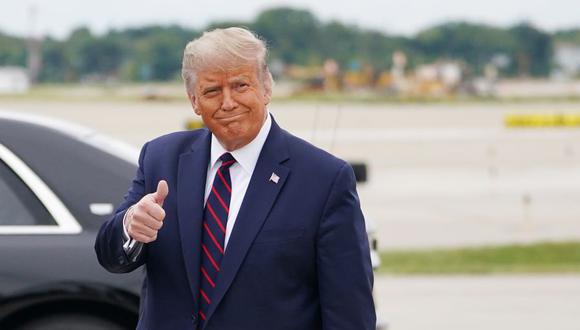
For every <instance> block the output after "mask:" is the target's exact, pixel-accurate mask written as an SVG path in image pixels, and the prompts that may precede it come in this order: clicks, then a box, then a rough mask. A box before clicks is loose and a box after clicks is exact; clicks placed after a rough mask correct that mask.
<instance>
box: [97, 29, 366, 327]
mask: <svg viewBox="0 0 580 330" xmlns="http://www.w3.org/2000/svg"><path fill="white" fill-rule="evenodd" d="M265 59H266V47H265V45H264V43H263V42H262V41H261V40H259V39H258V38H256V37H255V36H254V35H253V34H252V33H251V32H250V31H248V30H245V29H241V28H228V29H216V30H213V31H211V32H206V33H204V34H203V36H201V37H200V38H198V39H196V40H194V41H192V42H190V43H189V44H188V45H187V47H186V48H185V52H184V58H183V69H182V73H183V78H184V80H185V85H186V89H187V95H188V97H189V99H190V101H191V104H192V106H193V108H194V111H195V113H196V114H198V115H200V116H201V118H202V119H203V122H204V123H205V125H206V126H207V128H208V129H201V130H196V131H190V132H178V133H173V134H169V135H165V136H162V137H160V138H157V139H155V140H153V141H151V142H148V143H147V144H145V146H144V147H143V149H142V151H141V155H140V158H139V170H138V171H137V174H136V178H135V179H134V181H133V184H132V186H131V188H130V189H129V192H128V193H127V195H126V196H125V201H124V202H123V203H122V204H121V206H120V207H119V209H118V210H117V211H116V214H115V215H114V216H113V217H112V218H111V219H110V220H108V221H107V222H106V223H105V224H103V226H102V228H101V230H100V232H99V234H98V236H97V239H96V243H95V250H96V252H97V256H98V259H99V262H100V263H101V265H103V267H105V268H106V269H108V270H109V271H111V272H116V273H123V272H130V271H132V270H134V269H136V268H137V267H139V266H141V265H146V272H147V276H146V280H145V283H144V294H143V299H142V311H141V315H140V318H139V324H138V329H216V330H229V329H235V330H245V329H252V330H255V329H268V330H271V329H293V330H294V329H295V330H307V329H352V330H363V329H374V327H375V322H376V318H375V312H374V304H373V299H372V284H373V283H372V282H373V275H372V268H371V262H370V254H369V247H368V240H367V237H366V231H365V226H364V218H363V215H362V213H361V210H360V205H359V200H358V196H357V193H356V188H355V180H354V175H353V171H352V169H351V167H350V166H349V165H348V164H346V163H345V162H344V161H342V160H340V159H337V158H335V157H333V156H332V155H330V154H328V153H326V152H324V151H322V150H320V149H317V148H316V147H314V146H312V145H310V144H308V143H307V142H304V141H302V140H300V139H298V138H296V137H294V136H293V135H291V134H290V133H288V132H286V131H284V130H282V129H281V128H280V127H279V126H278V125H277V124H276V122H275V121H274V119H273V118H272V116H271V115H270V114H269V113H268V110H267V105H268V104H269V102H270V97H271V94H272V77H271V75H270V73H269V70H268V68H267V65H266V62H265V61H266V60H265Z"/></svg>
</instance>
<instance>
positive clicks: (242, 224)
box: [205, 118, 290, 324]
mask: <svg viewBox="0 0 580 330" xmlns="http://www.w3.org/2000/svg"><path fill="white" fill-rule="evenodd" d="M286 159H288V150H287V146H286V143H285V141H284V136H283V133H282V130H281V129H280V127H279V126H278V125H277V124H276V122H275V121H274V119H273V118H272V127H271V128H270V133H269V134H268V138H267V139H266V142H265V143H264V146H263V148H262V151H261V153H260V156H259V158H258V162H257V163H256V168H255V169H254V173H253V174H252V178H251V180H250V184H249V186H248V190H247V191H246V194H245V196H244V200H243V201H242V205H241V207H240V211H239V213H238V217H237V219H236V224H235V226H234V229H233V231H232V233H231V236H230V239H229V242H228V245H227V247H226V251H225V254H224V256H223V258H222V262H221V271H220V274H219V277H218V279H217V283H216V288H215V291H214V294H213V301H214V302H213V303H212V304H211V305H210V308H209V309H208V311H207V315H206V319H207V320H209V319H210V318H211V316H212V315H213V313H214V311H215V309H216V307H217V306H218V305H219V303H220V301H221V300H222V298H223V296H224V295H225V293H226V292H227V290H228V288H229V287H230V285H231V284H232V281H233V279H234V278H235V276H236V273H237V272H238V269H239V268H240V265H241V264H242V261H243V260H244V257H245V256H246V254H247V252H248V250H249V248H250V246H251V245H252V242H253V241H254V238H255V237H256V235H257V234H258V232H259V231H260V228H262V224H263V223H264V221H265V220H266V217H267V216H268V213H269V212H270V209H271V208H272V206H273V204H274V201H275V200H276V198H277V197H278V194H279V193H280V190H281V189H282V187H283V186H284V184H285V183H286V179H287V177H288V174H289V173H290V169H289V168H288V167H286V166H284V165H282V164H281V163H282V162H283V161H284V160H286ZM272 173H274V174H275V175H276V176H278V177H279V179H277V181H278V182H274V181H276V180H273V181H272V180H270V178H271V177H272ZM205 324H208V322H207V321H206V323H205Z"/></svg>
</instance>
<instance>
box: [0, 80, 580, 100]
mask: <svg viewBox="0 0 580 330" xmlns="http://www.w3.org/2000/svg"><path fill="white" fill-rule="evenodd" d="M283 84H284V83H283V82H282V83H280V85H283ZM280 89H281V90H285V89H286V88H283V87H280ZM2 100H9V101H14V100H16V101H17V100H24V101H30V100H32V101H34V100H38V101H70V102H75V101H76V102H85V101H91V102H99V101H109V102H110V101H115V102H134V101H162V102H184V101H186V100H187V98H186V95H185V89H184V86H183V84H182V83H181V82H151V83H110V84H86V83H85V84H83V83H74V84H42V85H38V86H34V87H32V88H31V89H30V90H29V91H28V92H27V93H23V94H3V95H0V101H2ZM274 101H276V102H294V101H296V102H315V103H316V102H320V103H337V102H338V103H363V104H369V103H370V104H374V103H394V104H399V103H419V104H422V103H436V104H437V103H443V104H447V103H506V102H507V103H520V102H529V101H533V102H578V101H580V97H578V96H576V95H570V96H567V97H533V98H518V97H513V98H505V97H504V98H494V97H481V96H473V95H446V96H437V97H436V96H426V95H425V96H416V95H415V96H410V95H407V96H405V95H392V94H386V93H379V92H373V91H371V90H368V91H363V90H352V91H345V92H321V91H303V92H300V93H288V92H281V93H277V89H276V88H275V89H274Z"/></svg>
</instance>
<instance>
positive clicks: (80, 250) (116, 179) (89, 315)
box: [0, 113, 380, 330]
mask: <svg viewBox="0 0 580 330" xmlns="http://www.w3.org/2000/svg"><path fill="white" fill-rule="evenodd" d="M137 158H138V151H137V150H136V149H134V148H132V147H129V146H127V145H124V144H121V143H120V142H117V141H114V140H111V139H108V138H106V137H104V136H102V135H99V134H97V133H96V132H94V131H92V130H89V129H86V128H83V127H79V126H75V125H71V124H67V123H63V122H60V121H56V120H53V119H47V118H41V117H36V116H30V115H22V114H13V113H0V329H1V330H5V329H18V330H25V329H26V330H33V329H42V330H56V329H59V330H65V329H66V330H68V329H82V330H92V329H94V330H97V329H99V330H102V329H107V330H108V329H111V330H114V329H134V328H135V326H136V324H137V319H138V315H139V296H140V292H141V289H142V282H143V277H144V272H143V270H137V271H135V272H132V273H130V274H110V273H108V272H106V271H105V270H104V269H103V268H101V266H100V265H99V264H98V262H97V259H96V256H95V253H94V249H93V244H94V240H95V236H96V233H97V231H98V230H99V228H100V226H101V224H102V223H103V221H105V219H106V218H107V217H108V216H109V215H110V214H112V212H114V208H115V206H116V204H117V203H119V202H120V201H121V200H122V198H123V195H124V194H125V193H126V191H127V188H128V187H129V185H130V183H131V180H132V179H133V177H134V175H135V172H136V170H137ZM367 231H368V233H369V239H370V240H371V248H372V251H371V259H372V262H373V266H374V267H377V266H378V264H379V262H380V261H379V258H378V254H377V252H376V241H375V239H374V238H373V235H372V231H374V226H373V224H372V223H370V222H369V220H368V219H367Z"/></svg>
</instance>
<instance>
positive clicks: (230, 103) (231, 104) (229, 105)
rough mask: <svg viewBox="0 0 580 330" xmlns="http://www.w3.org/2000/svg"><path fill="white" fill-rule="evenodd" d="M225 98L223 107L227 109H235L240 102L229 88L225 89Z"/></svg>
mask: <svg viewBox="0 0 580 330" xmlns="http://www.w3.org/2000/svg"><path fill="white" fill-rule="evenodd" d="M223 93H224V99H223V102H222V109H223V110H225V111H229V110H233V109H235V108H236V107H237V106H238V103H237V102H236V100H235V99H234V98H233V95H232V92H231V91H230V90H229V89H224V91H223Z"/></svg>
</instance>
